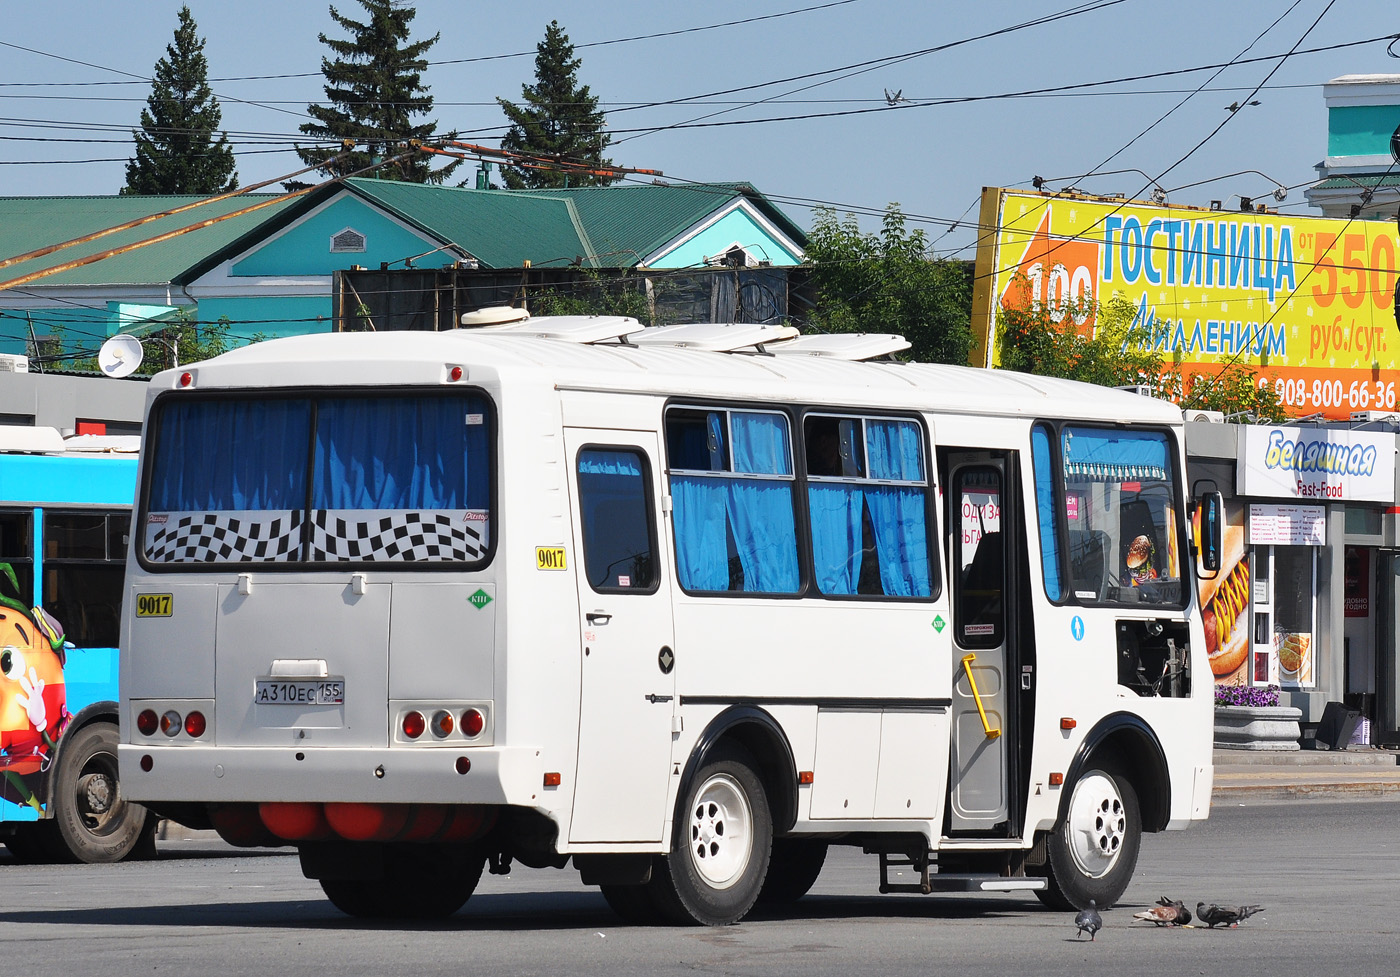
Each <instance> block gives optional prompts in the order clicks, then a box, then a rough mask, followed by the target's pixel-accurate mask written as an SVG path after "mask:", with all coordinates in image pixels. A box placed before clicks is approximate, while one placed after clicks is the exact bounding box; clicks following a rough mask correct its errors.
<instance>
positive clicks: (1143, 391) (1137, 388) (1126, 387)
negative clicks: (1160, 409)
mask: <svg viewBox="0 0 1400 977" xmlns="http://www.w3.org/2000/svg"><path fill="white" fill-rule="evenodd" d="M1113 389H1114V390H1121V391H1123V392H1124V393H1130V394H1137V395H1138V396H1139V397H1151V396H1152V388H1151V387H1150V386H1148V385H1147V384H1145V383H1126V384H1123V385H1122V386H1118V387H1114V388H1113Z"/></svg>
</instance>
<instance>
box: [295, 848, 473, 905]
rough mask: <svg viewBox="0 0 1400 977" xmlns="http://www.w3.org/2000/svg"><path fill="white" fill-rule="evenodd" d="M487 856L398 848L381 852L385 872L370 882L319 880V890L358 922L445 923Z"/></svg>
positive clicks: (466, 894) (464, 898)
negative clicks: (404, 920)
mask: <svg viewBox="0 0 1400 977" xmlns="http://www.w3.org/2000/svg"><path fill="white" fill-rule="evenodd" d="M485 866H486V856H485V855H483V854H481V853H479V852H475V851H472V852H460V853H459V852H457V851H447V850H444V849H443V848H442V847H439V846H434V845H402V846H398V847H397V848H396V849H395V850H394V851H391V852H386V853H385V866H384V873H383V875H382V876H381V877H379V878H370V879H321V880H320V882H321V890H322V891H323V892H325V894H326V898H327V899H329V900H330V901H331V904H332V905H333V906H335V908H337V909H339V910H340V911H341V912H343V913H345V914H346V915H347V916H355V917H358V918H360V919H445V918H447V917H448V916H451V915H452V914H453V913H455V912H456V911H457V910H459V909H461V908H462V906H463V905H465V904H466V901H467V900H468V899H469V898H471V894H472V893H473V892H475V891H476V886H477V883H478V882H480V881H481V872H482V870H483V869H484V868H485Z"/></svg>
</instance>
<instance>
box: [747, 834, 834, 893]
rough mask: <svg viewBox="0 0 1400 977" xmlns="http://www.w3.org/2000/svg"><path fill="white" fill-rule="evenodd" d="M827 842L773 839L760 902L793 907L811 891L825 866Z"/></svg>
mask: <svg viewBox="0 0 1400 977" xmlns="http://www.w3.org/2000/svg"><path fill="white" fill-rule="evenodd" d="M826 848H827V846H826V842H824V841H814V840H812V839H810V838H774V839H773V855H772V857H771V858H769V859H768V876H767V878H765V879H764V880H763V888H762V889H760V890H759V893H758V901H759V902H761V903H763V904H764V905H767V906H783V905H788V904H790V903H794V902H796V901H797V900H799V899H801V898H802V897H803V896H805V895H806V894H807V893H808V892H809V891H811V888H812V886H814V885H816V883H817V877H818V876H819V875H821V873H822V865H824V864H825V863H826Z"/></svg>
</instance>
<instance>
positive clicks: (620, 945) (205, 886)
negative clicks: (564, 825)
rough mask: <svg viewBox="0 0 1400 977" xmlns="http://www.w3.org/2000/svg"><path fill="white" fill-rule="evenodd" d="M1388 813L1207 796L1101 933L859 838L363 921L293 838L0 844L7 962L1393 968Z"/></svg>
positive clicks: (96, 967)
mask: <svg viewBox="0 0 1400 977" xmlns="http://www.w3.org/2000/svg"><path fill="white" fill-rule="evenodd" d="M1398 821H1400V801H1397V800H1369V801H1350V802H1344V803H1338V802H1332V801H1294V802H1290V803H1288V804H1265V805H1258V806H1255V805H1249V806H1235V805H1231V806H1218V807H1217V809H1216V811H1215V812H1214V813H1213V815H1212V818H1211V820H1210V821H1209V822H1207V823H1206V824H1204V825H1201V826H1199V827H1196V828H1193V829H1192V830H1190V831H1187V832H1181V833H1173V834H1164V835H1151V836H1148V837H1147V838H1146V839H1145V840H1144V844H1143V854H1142V858H1141V860H1140V862H1139V866H1138V873H1137V876H1136V878H1135V879H1134V882H1133V884H1132V885H1131V886H1130V887H1129V889H1128V893H1127V896H1126V897H1125V901H1126V903H1127V904H1126V905H1124V906H1122V907H1120V908H1118V909H1115V910H1113V911H1112V912H1109V913H1106V914H1105V925H1104V929H1103V931H1102V932H1101V933H1100V934H1099V936H1098V939H1097V941H1095V942H1093V943H1090V942H1089V941H1088V940H1077V939H1076V938H1075V936H1076V934H1075V929H1074V927H1073V925H1072V923H1071V916H1070V914H1066V913H1057V912H1051V911H1049V910H1045V909H1043V908H1041V906H1040V904H1039V903H1038V902H1037V901H1036V900H1035V899H1034V897H1031V896H1020V895H1017V896H1004V895H990V894H988V895H980V894H979V895H973V896H964V895H959V896H951V895H935V896H908V895H898V896H894V895H890V896H881V895H879V894H878V893H877V892H876V882H877V879H876V873H877V867H876V861H875V859H874V858H873V857H870V856H865V855H861V854H859V853H858V852H856V851H854V850H851V849H833V853H832V857H831V858H829V859H828V861H827V867H826V869H825V870H824V872H823V874H822V877H821V879H820V880H819V881H818V883H817V885H816V887H815V888H814V889H813V891H812V893H811V894H810V895H809V896H808V897H807V898H805V899H803V900H802V901H801V902H799V903H797V904H796V905H795V906H793V907H790V908H788V909H787V910H785V911H784V912H782V913H781V914H760V915H755V916H751V917H750V918H749V919H747V920H745V921H744V922H743V923H741V924H739V925H737V926H730V927H725V928H723V929H700V928H636V927H627V926H624V925H622V924H621V923H620V922H619V921H618V919H617V917H616V916H614V915H613V914H612V912H611V911H610V910H609V909H608V907H607V905H606V904H605V903H604V902H603V899H602V897H601V896H600V895H598V894H597V891H596V890H592V889H585V888H584V887H583V886H581V885H580V884H579V882H578V876H577V874H576V873H575V872H574V871H573V870H572V869H568V870H565V871H562V872H561V871H552V870H542V871H534V870H529V869H518V868H517V870H516V871H515V872H513V873H512V874H511V875H509V876H506V877H493V876H487V877H486V878H485V879H484V880H483V882H482V885H481V887H480V888H479V889H478V890H477V893H476V895H474V896H473V897H472V899H471V901H470V902H468V903H467V905H466V907H465V908H464V909H463V910H462V911H461V912H460V913H458V914H457V915H456V916H455V917H453V918H452V919H451V920H448V921H447V922H445V923H441V924H433V925H399V924H395V925H378V924H376V925H367V924H364V923H361V922H357V921H354V920H351V919H349V918H347V917H345V916H342V915H340V914H339V913H338V912H337V911H336V910H335V909H334V908H332V907H331V905H330V904H329V903H328V902H326V901H325V900H324V899H323V898H322V897H321V892H320V889H319V887H318V886H317V885H316V883H314V882H310V881H308V880H306V879H303V878H302V877H301V873H300V871H299V869H298V866H297V861H296V859H295V857H294V856H291V855H288V854H285V853H274V854H255V855H249V854H246V853H243V852H239V851H236V850H234V849H231V848H227V847H224V846H222V845H221V844H217V843H212V844H211V843H205V842H195V841H184V842H166V843H163V844H162V855H161V858H160V859H159V860H158V861H155V862H146V863H131V864H125V865H114V866H24V865H16V864H14V863H13V862H11V861H9V860H8V858H7V856H0V882H2V883H3V886H4V888H3V890H0V891H3V899H0V977H10V975H14V977H46V975H50V974H52V975H59V974H62V975H64V977H73V975H80V974H102V975H104V977H105V975H127V974H132V975H135V974H143V975H150V974H181V975H185V974H199V975H218V977H225V975H233V974H258V975H263V974H271V975H278V977H284V975H285V977H303V975H317V974H334V975H343V974H377V975H378V974H385V975H399V974H414V975H418V974H424V975H426V974H438V973H443V974H448V973H450V974H459V975H472V977H476V975H487V974H541V975H546V974H547V975H557V974H589V975H602V977H628V975H633V974H636V975H652V974H686V975H697V974H698V975H708V974H716V975H718V974H723V975H766V974H801V975H803V977H849V975H851V974H867V973H870V974H876V973H878V974H881V975H884V974H921V975H922V974H942V973H949V974H954V973H956V974H965V973H968V972H971V970H972V968H976V972H978V973H986V974H1000V973H1013V972H1020V973H1024V974H1035V975H1039V974H1071V975H1081V974H1112V975H1114V977H1120V975H1125V974H1132V975H1147V974H1173V975H1177V974H1228V975H1230V977H1248V975H1253V974H1259V975H1268V977H1288V975H1300V977H1302V975H1306V977H1316V975H1318V974H1341V973H1355V974H1381V973H1394V972H1395V971H1396V967H1397V963H1396V961H1397V959H1400V935H1397V934H1400V923H1398V922H1397V919H1396V910H1395V906H1396V902H1397V898H1396V897H1397V893H1400V823H1397V822H1398ZM412 895H413V894H412V893H409V892H405V893H404V898H412ZM1159 895H1169V896H1172V897H1174V898H1180V899H1182V900H1184V901H1186V902H1187V903H1188V904H1190V905H1192V906H1194V904H1195V903H1196V901H1198V900H1204V901H1206V902H1218V903H1221V904H1231V903H1262V904H1264V905H1265V907H1266V910H1265V912H1264V913H1262V914H1261V915H1260V916H1256V917H1254V918H1252V919H1250V920H1249V921H1247V922H1246V923H1245V924H1244V925H1242V926H1240V927H1238V928H1237V929H1233V930H1208V929H1205V928H1190V929H1182V930H1165V929H1157V928H1155V927H1151V926H1148V925H1146V924H1141V923H1135V922H1134V921H1133V920H1132V919H1131V913H1132V912H1133V911H1136V909H1139V908H1143V907H1145V906H1147V905H1149V904H1150V903H1152V902H1153V901H1154V900H1155V899H1156V898H1157V897H1158V896H1159Z"/></svg>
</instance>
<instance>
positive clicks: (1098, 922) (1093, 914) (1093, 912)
mask: <svg viewBox="0 0 1400 977" xmlns="http://www.w3.org/2000/svg"><path fill="white" fill-rule="evenodd" d="M1074 925H1075V926H1077V927H1079V932H1077V933H1076V934H1075V936H1074V938H1075V939H1076V940H1077V939H1079V938H1080V937H1081V936H1083V935H1084V934H1085V933H1088V934H1089V942H1090V943H1092V942H1094V934H1095V933H1097V932H1098V931H1099V930H1100V929H1102V928H1103V917H1102V916H1100V915H1099V911H1098V910H1097V909H1095V908H1094V900H1092V899H1090V900H1089V908H1088V909H1081V910H1080V911H1079V915H1077V916H1075V917H1074Z"/></svg>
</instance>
